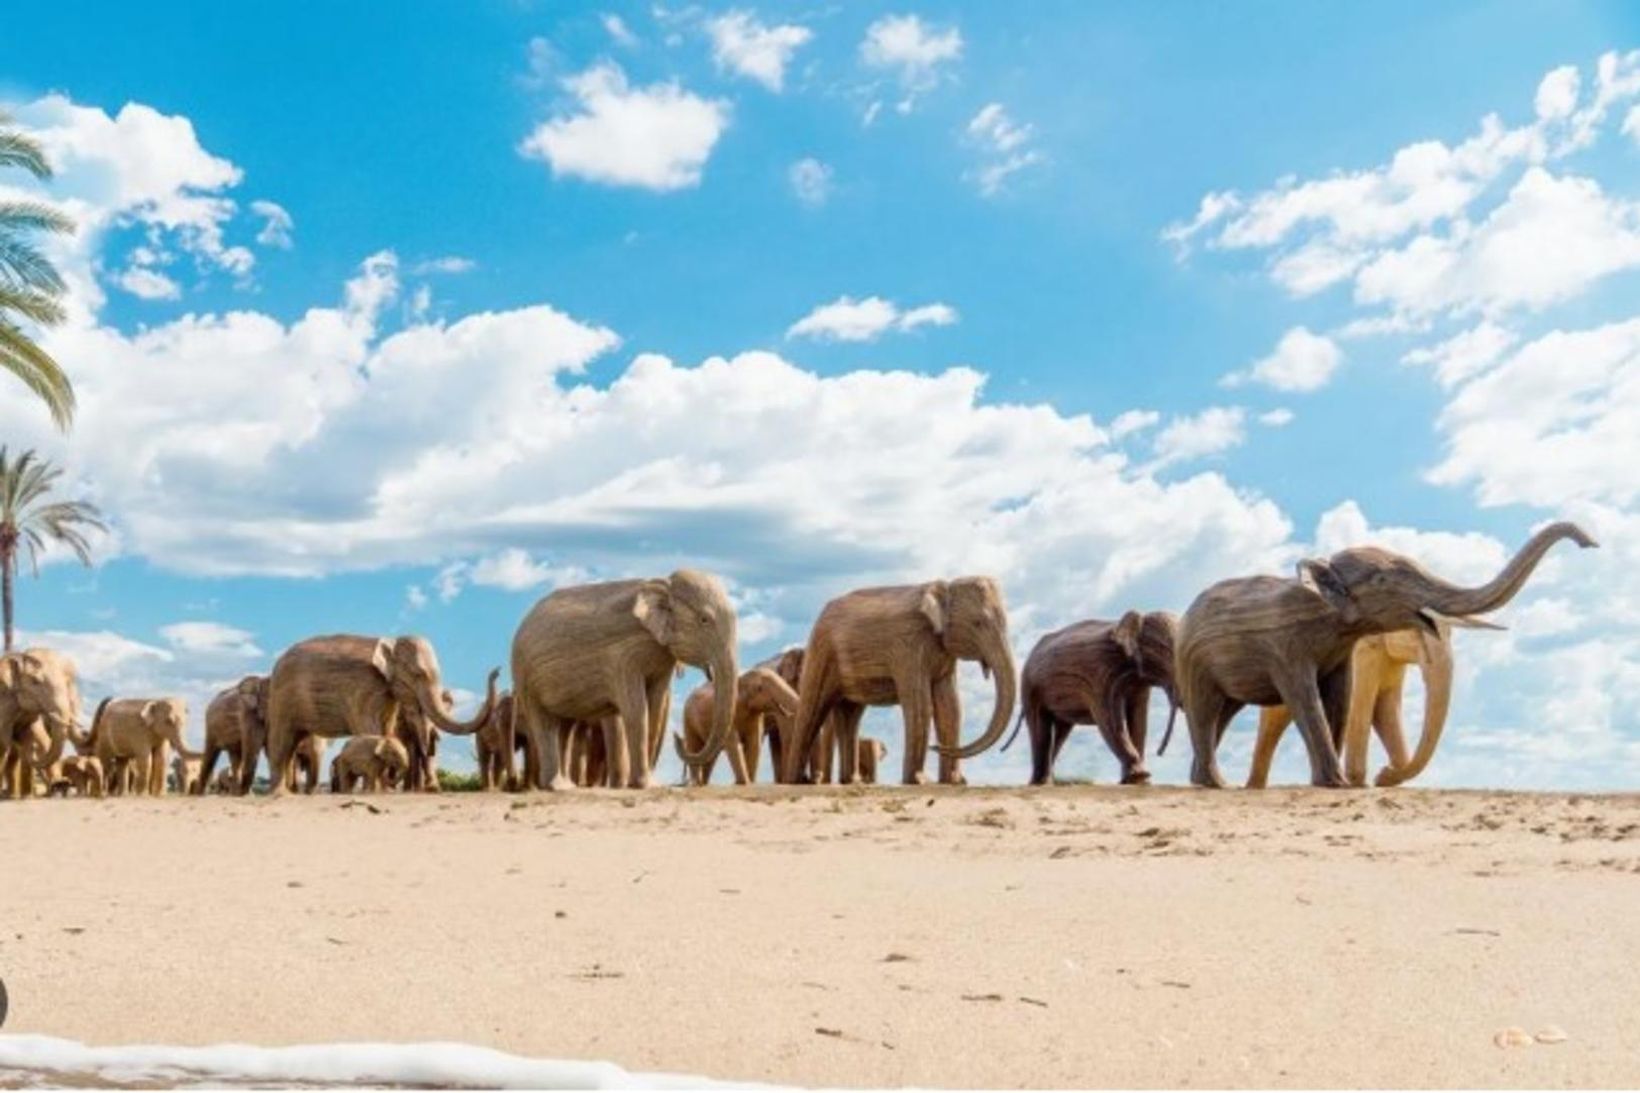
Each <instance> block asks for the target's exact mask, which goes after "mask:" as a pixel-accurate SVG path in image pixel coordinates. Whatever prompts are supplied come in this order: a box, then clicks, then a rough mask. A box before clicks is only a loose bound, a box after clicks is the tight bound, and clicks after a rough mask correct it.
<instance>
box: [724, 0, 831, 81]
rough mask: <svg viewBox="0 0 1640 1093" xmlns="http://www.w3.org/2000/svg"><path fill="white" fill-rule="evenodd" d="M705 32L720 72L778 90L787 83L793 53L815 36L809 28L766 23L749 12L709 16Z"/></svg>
mask: <svg viewBox="0 0 1640 1093" xmlns="http://www.w3.org/2000/svg"><path fill="white" fill-rule="evenodd" d="M706 31H707V33H708V34H709V35H711V38H712V60H713V61H714V62H715V63H716V64H717V66H718V69H719V70H720V71H729V72H733V73H735V74H737V75H740V76H745V77H747V78H748V79H752V80H756V81H757V82H758V83H760V84H762V85H763V86H764V87H766V88H768V89H769V90H770V91H775V92H778V91H780V90H781V89H782V88H783V87H784V86H785V82H786V66H787V65H788V64H790V63H791V59H792V55H793V54H794V53H796V52H797V50H798V48H799V47H800V46H802V45H803V44H804V43H805V42H807V41H808V40H809V39H810V38H812V37H813V36H814V35H813V32H811V31H810V30H809V28H808V27H803V26H797V25H795V24H790V23H788V24H783V25H781V26H777V27H769V26H764V25H763V24H762V23H760V22H758V20H757V18H756V16H754V15H753V14H752V13H751V12H748V11H731V12H726V13H725V14H723V15H720V16H717V17H716V18H714V19H709V20H707V22H706Z"/></svg>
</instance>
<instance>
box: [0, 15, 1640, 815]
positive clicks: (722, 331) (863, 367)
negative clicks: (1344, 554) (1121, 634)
mask: <svg viewBox="0 0 1640 1093" xmlns="http://www.w3.org/2000/svg"><path fill="white" fill-rule="evenodd" d="M385 12H386V9H384V8H383V7H382V6H381V5H378V4H333V5H327V6H326V8H325V16H324V19H323V22H322V24H320V23H316V21H315V18H314V16H313V14H312V12H302V11H298V10H295V9H284V8H280V7H276V6H271V5H270V6H267V7H265V8H259V9H257V10H256V11H255V12H254V13H248V10H247V9H243V8H224V9H221V10H205V11H202V10H201V9H200V8H199V7H198V6H197V5H184V4H176V5H167V4H151V5H142V6H140V7H131V8H118V7H112V6H107V5H94V6H89V7H88V6H85V5H79V4H74V3H63V4H58V5H52V6H50V7H49V9H48V10H42V11H38V12H34V13H31V16H30V25H29V28H28V31H27V33H26V34H23V35H18V34H16V33H8V34H7V36H6V38H5V40H4V41H0V101H3V102H5V103H7V104H9V109H10V110H11V111H12V112H13V113H14V114H16V115H17V116H18V117H19V118H20V119H21V120H22V122H23V123H24V124H25V125H27V126H29V127H30V128H32V129H34V130H35V131H37V132H38V133H39V134H40V135H41V137H42V139H43V140H45V141H46V142H47V145H48V147H50V148H52V149H53V151H54V153H55V154H56V156H57V159H58V163H59V167H60V169H61V172H60V177H59V179H58V180H57V182H56V183H54V184H53V185H52V186H50V187H48V188H46V189H45V190H44V191H42V192H40V193H38V194H36V196H44V197H46V198H48V199H51V200H56V201H60V202H63V203H64V205H65V207H66V208H68V209H69V210H70V211H71V212H72V213H73V214H74V215H76V216H77V217H78V218H79V219H80V221H81V223H82V225H84V226H85V227H84V230H82V232H81V233H80V235H79V236H78V237H76V239H75V240H73V241H71V242H69V243H67V244H65V245H64V247H63V250H62V252H61V254H60V257H61V259H62V261H63V264H64V265H65V268H67V269H68V270H69V271H70V275H71V280H72V281H73V284H74V286H75V308H74V311H75V314H74V317H73V320H72V321H71V323H70V324H68V326H67V327H65V328H63V329H60V330H58V331H54V332H52V334H51V335H50V338H51V344H52V346H53V348H54V349H55V350H56V351H57V352H58V353H59V356H60V358H61V359H62V360H64V361H65V363H67V365H68V366H69V368H70V371H71V372H72V373H73V374H74V375H75V377H76V380H77V381H78V382H79V384H80V387H81V395H82V400H83V403H84V408H83V411H82V414H81V417H80V421H79V424H78V427H77V429H76V431H75V433H74V434H73V435H72V436H71V437H69V438H66V439H63V438H57V437H54V436H52V435H51V433H50V430H49V428H48V427H47V425H46V423H45V419H44V415H43V413H42V412H40V411H39V410H38V409H37V408H36V407H34V406H33V405H32V404H30V403H29V402H28V401H27V400H26V399H25V398H23V396H22V394H21V392H20V391H19V392H15V393H14V394H13V396H12V397H9V398H7V399H5V400H4V401H3V403H0V432H3V435H4V436H5V437H7V438H9V439H10V441H11V442H12V443H13V444H36V445H38V446H40V447H42V448H44V449H47V450H48V451H50V452H51V454H52V455H53V456H54V457H55V458H58V459H59V460H61V461H62V462H63V463H64V464H65V465H67V466H68V467H69V468H70V469H71V471H72V472H73V474H74V475H75V477H76V480H77V482H78V484H79V485H80V487H81V488H82V489H83V490H84V491H85V492H86V493H87V494H88V495H89V496H92V497H94V498H96V499H97V500H98V501H99V502H100V503H102V504H103V505H104V506H105V508H106V509H107V510H108V512H109V513H110V514H111V516H112V517H113V520H114V523H115V525H116V532H115V535H114V537H113V539H112V540H111V541H109V542H108V543H106V544H105V545H104V550H103V552H102V558H103V559H104V560H103V561H102V562H101V563H100V564H99V566H98V567H97V568H96V569H95V570H94V571H92V572H89V573H88V572H86V571H84V570H82V569H79V568H78V567H73V566H68V565H51V566H48V567H47V569H46V572H45V574H44V575H43V577H42V578H41V580H40V581H38V582H28V583H26V584H25V585H24V587H23V588H22V592H21V618H20V622H21V625H22V626H23V627H24V629H25V630H27V631H29V632H30V634H32V635H33V636H35V637H36V638H37V639H38V640H50V641H53V642H55V643H57V644H60V645H63V646H64V647H66V648H69V649H71V650H72V651H74V652H75V653H76V655H77V656H78V658H79V660H80V663H81V668H82V673H83V674H84V675H85V677H86V690H87V691H88V693H89V696H90V697H91V698H92V699H93V700H94V699H95V698H96V697H100V695H101V694H102V693H106V692H107V691H108V690H110V689H117V690H120V691H121V692H122V693H138V692H141V691H143V690H155V689H163V690H175V691H181V692H182V693H185V694H187V695H189V696H190V697H191V698H192V699H193V700H194V701H195V704H196V705H199V706H201V707H202V704H203V703H202V701H201V699H202V698H203V697H204V696H207V695H208V694H209V693H210V691H211V690H212V688H213V687H214V686H218V685H220V684H221V683H223V682H224V681H226V680H229V679H231V678H235V677H236V676H237V675H238V674H241V673H242V672H244V671H249V670H255V669H257V668H260V667H262V666H265V664H266V663H268V661H269V660H270V659H271V657H272V656H274V655H276V654H277V652H278V650H279V649H281V648H283V646H284V645H285V644H287V643H288V642H290V641H291V640H294V639H296V638H299V637H301V636H303V635H305V634H308V633H314V632H327V631H333V630H344V629H346V630H356V631H361V632H368V633H394V632H402V631H406V630H414V631H418V632H423V633H426V634H428V635H429V636H430V637H432V638H433V639H434V641H435V642H436V644H437V645H438V648H439V650H440V653H441V656H442V658H443V660H444V663H445V666H446V670H447V674H448V675H449V677H450V682H451V683H453V684H455V685H456V686H458V687H465V688H473V687H476V685H477V684H478V683H479V682H480V681H481V680H482V674H483V672H484V670H485V669H486V668H487V667H488V666H490V665H492V664H498V663H504V662H505V659H506V650H507V646H508V643H509V641H510V637H511V632H512V628H513V626H514V625H515V624H516V621H517V619H518V618H519V617H521V615H522V614H523V612H524V611H525V610H526V609H527V607H528V605H529V604H530V603H531V602H532V601H533V600H534V599H535V598H536V597H537V596H539V595H540V594H542V593H543V592H544V591H545V590H546V589H548V588H549V587H551V585H552V584H553V583H556V582H561V581H566V580H579V579H586V578H588V577H594V578H595V577H606V576H617V575H627V574H632V573H658V572H664V571H665V570H667V569H669V568H671V567H672V566H674V565H677V564H680V563H699V564H704V565H707V566H708V567H710V568H713V569H714V570H716V571H718V572H720V573H722V574H723V575H724V576H725V577H726V578H727V579H728V580H729V581H730V583H731V586H732V588H733V590H734V593H735V595H736V597H737V601H738V602H739V604H740V606H741V610H742V616H743V619H744V620H746V622H745V623H744V624H743V629H744V631H745V633H746V635H747V636H748V638H749V639H755V640H752V641H749V643H748V650H747V656H748V657H750V656H754V655H760V654H762V653H763V652H765V651H768V650H772V649H774V648H778V647H779V646H781V645H784V644H789V643H793V642H798V641H801V640H802V639H803V637H804V636H805V634H806V630H807V623H808V620H809V619H810V618H812V615H813V613H814V611H815V610H816V609H817V607H818V606H819V604H820V603H822V602H824V600H825V599H826V598H828V597H829V596H831V595H835V594H837V593H838V592H841V591H844V590H846V589H847V588H849V587H854V586H856V585H859V584H866V583H879V582H882V581H890V580H911V579H924V578H927V577H932V576H941V575H953V574H955V573H959V572H968V571H975V570H979V571H988V572H993V573H995V574H996V575H997V576H999V577H1000V578H1001V579H1002V581H1003V583H1004V586H1005V588H1006V590H1007V593H1008V596H1009V600H1010V605H1011V607H1012V609H1013V620H1014V625H1015V638H1016V645H1017V646H1018V650H1019V654H1020V656H1021V657H1023V655H1024V653H1025V652H1026V651H1027V650H1028V649H1029V645H1030V643H1031V641H1033V640H1034V639H1035V637H1036V635H1037V634H1039V633H1040V632H1042V630H1044V629H1048V628H1053V627H1057V626H1059V625H1063V624H1064V623H1065V622H1068V621H1071V620H1073V619H1075V618H1081V617H1087V616H1089V615H1102V616H1107V617H1109V616H1113V615H1114V614H1117V613H1119V612H1120V611H1122V610H1124V609H1125V608H1127V607H1130V606H1131V607H1143V608H1152V607H1163V608H1171V609H1174V610H1182V609H1183V608H1184V607H1185V606H1186V605H1187V604H1188V602H1189V600H1190V598H1191V597H1192V596H1193V595H1194V594H1195V593H1196V592H1197V591H1199V590H1200V589H1201V588H1203V587H1205V586H1206V585H1207V584H1209V583H1211V582H1212V581H1214V580H1217V579H1220V578H1222V577H1226V576H1233V575H1237V574H1241V573H1246V572H1257V571H1287V570H1288V567H1290V565H1291V563H1292V561H1293V559H1295V558H1296V557H1298V556H1300V555H1301V554H1302V553H1305V552H1308V551H1313V550H1318V549H1325V550H1330V549H1337V548H1338V547H1340V546H1343V545H1346V544H1347V543H1349V542H1355V541H1362V540H1366V539H1370V540H1374V541H1382V542H1387V543H1389V544H1391V545H1395V546H1398V547H1400V548H1402V549H1408V550H1411V551H1413V552H1414V553H1416V554H1418V555H1419V556H1420V557H1422V558H1424V559H1425V560H1426V561H1427V562H1428V563H1429V564H1430V565H1431V566H1432V567H1434V568H1437V569H1441V570H1443V571H1445V572H1448V573H1450V574H1451V575H1453V576H1455V577H1460V578H1466V577H1470V576H1479V575H1482V574H1485V573H1486V572H1487V571H1488V570H1489V568H1490V567H1492V566H1495V564H1496V562H1497V560H1498V559H1499V558H1501V556H1502V554H1503V552H1504V551H1505V550H1512V549H1513V548H1514V546H1515V545H1516V544H1517V543H1518V542H1519V540H1520V539H1522V538H1523V537H1524V536H1525V535H1526V534H1527V533H1529V531H1530V530H1531V528H1532V527H1534V526H1535V525H1536V524H1538V523H1540V522H1542V521H1544V520H1546V519H1551V518H1554V517H1557V516H1572V517H1575V518H1577V519H1579V520H1581V521H1583V522H1585V523H1586V524H1587V525H1589V526H1590V527H1591V530H1594V531H1596V533H1597V535H1598V536H1599V537H1600V538H1601V539H1602V540H1603V542H1604V544H1605V548H1604V549H1603V551H1602V552H1601V553H1600V555H1598V557H1596V556H1579V557H1570V558H1557V559H1556V560H1555V563H1554V564H1552V565H1551V566H1549V567H1546V569H1545V571H1544V574H1543V579H1542V580H1541V581H1540V582H1539V583H1538V584H1536V585H1534V586H1533V589H1532V590H1531V591H1530V592H1529V593H1528V594H1527V595H1526V596H1524V597H1522V599H1521V600H1519V601H1517V603H1516V605H1514V606H1513V607H1511V609H1510V610H1509V611H1508V612H1506V616H1512V617H1506V618H1505V620H1504V621H1506V622H1510V623H1511V625H1512V626H1513V629H1512V630H1511V632H1510V633H1509V635H1507V636H1500V635H1464V636H1463V638H1462V640H1461V642H1460V658H1461V659H1462V661H1463V664H1464V676H1463V678H1462V679H1461V681H1460V687H1461V691H1460V695H1459V699H1458V702H1457V704H1456V708H1455V709H1454V713H1453V718H1452V729H1451V731H1450V732H1449V734H1448V740H1449V741H1450V744H1451V746H1450V748H1449V749H1448V750H1447V752H1446V754H1444V755H1443V757H1442V759H1441V760H1439V761H1438V762H1437V764H1436V765H1435V767H1434V769H1433V770H1432V772H1431V780H1432V781H1444V782H1447V783H1456V784H1511V785H1534V786H1545V787H1550V786H1608V785H1628V784H1632V782H1633V780H1634V777H1635V776H1640V721H1637V720H1636V715H1635V713H1634V712H1633V707H1634V703H1633V702H1628V703H1624V702H1623V701H1621V699H1622V696H1624V695H1628V696H1633V695H1635V694H1636V693H1640V627H1637V626H1636V624H1634V623H1633V621H1632V619H1633V617H1634V613H1633V610H1632V609H1634V608H1640V579H1637V578H1636V577H1634V576H1633V575H1632V574H1630V573H1628V572H1627V570H1628V569H1630V568H1632V566H1631V565H1629V564H1627V563H1632V562H1634V561H1635V560H1636V558H1635V548H1634V547H1633V546H1632V545H1631V540H1633V539H1634V538H1635V535H1634V533H1635V532H1637V531H1640V516H1637V514H1636V512H1635V502H1636V496H1635V494H1636V476H1635V473H1634V471H1633V469H1632V468H1633V466H1634V459H1635V458H1636V457H1640V453H1637V452H1636V443H1637V441H1636V436H1637V435H1640V413H1637V404H1640V379H1637V373H1640V348H1637V347H1640V333H1637V332H1636V330H1635V328H1634V327H1633V326H1631V325H1626V324H1632V323H1634V321H1635V320H1636V319H1637V315H1636V308H1635V306H1634V303H1633V301H1634V300H1635V299H1637V298H1640V296H1637V294H1636V289H1637V288H1640V276H1637V273H1636V270H1637V268H1640V185H1637V184H1640V112H1636V106H1637V104H1640V56H1636V55H1635V54H1634V53H1632V52H1630V51H1633V50H1635V49H1637V48H1640V15H1636V14H1635V12H1634V9H1633V8H1632V6H1626V5H1620V4H1609V5H1602V4H1559V3H1557V4H1536V3H1514V4H1509V3H1488V4H1475V5H1463V4H1446V5H1427V4H1410V3H1407V4H1375V5H1366V4H1360V5H1299V4H1293V5H1275V4H1270V5H1260V6H1256V7H1247V6H1230V7H1224V8H1206V7H1200V6H1193V7H1191V8H1189V9H1188V11H1186V10H1185V9H1183V8H1179V7H1175V6H1168V5H1140V4H1132V5H1122V6H1117V5H1089V4H1082V3H1032V4H1015V5H1001V4H971V5H963V4H916V5H909V6H908V5H887V6H884V5H877V4H870V5H868V4H851V5H834V6H818V5H804V4H774V3H763V4H758V5H755V6H746V5H741V6H735V5H710V4H708V5H690V6H683V5H674V6H651V5H647V4H639V5H620V4H599V5H580V4H569V3H554V4H547V3H535V4H531V3H525V2H514V3H490V4H471V5H453V4H438V3H406V4H402V5H397V6H395V7H394V8H393V9H392V15H391V18H390V19H389V18H387V17H386V14H385ZM1603 57H1605V58H1607V59H1606V60H1605V61H1604V62H1603V61H1602V58H1603ZM1488 116H1491V117H1492V118H1493V119H1494V120H1492V121H1491V122H1483V118H1487V117H1488ZM7 186H11V187H18V188H21V187H23V186H24V182H23V180H22V179H21V178H10V179H0V189H3V188H5V187H7ZM1204 200H1205V201H1206V204H1204ZM270 203H271V204H270ZM1198 213H1215V215H1202V216H1200V217H1198ZM828 308H829V309H828ZM1226 377H1233V378H1231V379H1229V380H1227V379H1226ZM1234 377H1239V378H1234ZM1625 533H1627V538H1625ZM973 675H974V678H973V679H969V678H967V677H966V676H965V685H966V686H967V687H968V688H969V690H970V691H971V692H972V693H973V694H974V695H975V698H976V701H972V702H970V703H969V708H968V713H969V715H970V721H971V724H974V723H977V722H978V721H980V720H982V719H983V717H984V714H985V702H984V690H983V686H982V685H981V684H980V682H979V681H978V678H977V673H974V674H973ZM196 716H197V715H196ZM1414 716H1415V715H1414ZM874 724H875V725H876V727H877V730H878V731H879V732H881V733H882V734H883V735H884V737H885V739H887V740H889V741H890V744H891V747H892V746H894V744H896V743H897V739H898V731H897V730H896V729H895V728H894V725H895V724H896V722H894V721H893V720H891V719H889V720H882V719H879V720H876V721H875V722H874ZM1082 735H1083V736H1086V737H1088V739H1085V740H1079V741H1078V742H1077V745H1076V750H1074V751H1073V752H1071V753H1070V754H1069V755H1067V758H1066V767H1067V772H1070V773H1091V774H1095V775H1097V776H1099V777H1109V775H1110V772H1111V767H1112V764H1111V762H1110V760H1109V758H1108V756H1105V755H1103V754H1102V751H1101V749H1099V748H1098V747H1097V746H1096V742H1095V741H1094V740H1093V737H1092V734H1091V733H1089V734H1082ZM1250 735H1251V733H1250V732H1249V731H1247V727H1246V726H1243V727H1242V728H1241V730H1240V731H1238V732H1237V733H1235V734H1233V736H1232V739H1231V741H1230V744H1229V747H1230V755H1228V756H1227V757H1226V767H1227V770H1230V771H1234V770H1237V769H1239V764H1240V763H1241V762H1242V759H1243V756H1244V755H1245V749H1246V746H1247V743H1248V738H1249V737H1250ZM1177 758H1179V757H1178V756H1174V757H1170V759H1169V760H1168V761H1166V762H1164V763H1163V764H1162V765H1161V771H1162V773H1163V775H1164V776H1177V775H1178V773H1179V769H1178V768H1177V767H1175V766H1174V765H1173V760H1174V759H1177ZM1023 760H1024V757H1023V756H1022V755H1020V754H1019V753H1018V752H1017V751H1016V752H1010V753H1008V754H1007V755H1005V756H1000V757H992V758H989V759H987V760H986V761H984V763H982V764H981V766H980V771H981V773H983V774H985V775H987V776H990V777H996V778H1003V779H1011V778H1013V777H1015V776H1016V775H1017V774H1018V773H1019V772H1020V771H1021V770H1022V769H1023V767H1022V763H1023ZM1283 762H1284V763H1285V764H1286V765H1285V767H1283V768H1278V773H1279V772H1280V770H1282V769H1284V770H1285V771H1286V772H1287V773H1288V774H1289V775H1292V774H1295V773H1296V772H1298V771H1299V770H1300V769H1301V767H1302V759H1301V756H1300V753H1299V751H1298V749H1297V746H1296V742H1290V743H1289V748H1288V750H1287V751H1285V752H1284V753H1283Z"/></svg>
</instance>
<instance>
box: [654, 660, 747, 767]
mask: <svg viewBox="0 0 1640 1093" xmlns="http://www.w3.org/2000/svg"><path fill="white" fill-rule="evenodd" d="M711 677H712V734H711V736H709V737H707V739H706V743H705V745H703V746H702V748H701V750H700V751H698V752H695V753H693V754H685V755H684V756H683V761H684V763H686V764H687V765H689V766H701V767H704V766H705V765H706V764H707V763H710V762H711V761H712V760H714V759H716V758H717V756H718V753H719V752H721V751H722V750H723V749H724V747H725V746H726V745H727V744H728V743H729V733H730V731H731V730H732V729H733V728H734V721H735V697H736V693H737V692H738V691H739V686H738V684H739V682H740V673H739V671H738V669H737V668H736V666H735V654H734V650H732V649H728V650H725V651H724V652H722V653H719V654H718V655H717V656H716V657H714V658H713V660H712V671H711ZM654 731H656V732H660V731H661V726H659V725H657V726H655V728H654Z"/></svg>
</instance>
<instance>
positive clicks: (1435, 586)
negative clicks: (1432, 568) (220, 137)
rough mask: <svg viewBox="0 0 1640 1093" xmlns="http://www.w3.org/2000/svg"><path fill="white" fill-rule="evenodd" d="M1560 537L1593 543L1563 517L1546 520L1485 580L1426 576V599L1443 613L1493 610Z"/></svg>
mask: <svg viewBox="0 0 1640 1093" xmlns="http://www.w3.org/2000/svg"><path fill="white" fill-rule="evenodd" d="M1562 539H1570V540H1571V541H1572V542H1574V543H1576V544H1577V545H1578V546H1580V547H1584V548H1587V547H1592V546H1594V545H1595V541H1594V540H1593V539H1591V538H1589V536H1588V534H1587V533H1586V532H1585V531H1584V530H1583V529H1582V528H1580V527H1578V526H1577V525H1576V524H1573V523H1569V522H1567V521H1564V520H1563V521H1560V522H1559V523H1554V524H1550V525H1549V526H1548V527H1546V528H1543V529H1542V530H1541V531H1539V532H1538V533H1537V534H1536V535H1534V536H1532V537H1531V538H1530V539H1528V540H1527V541H1526V545H1525V546H1523V547H1521V548H1520V550H1519V551H1517V552H1516V553H1515V556H1514V557H1513V558H1511V559H1509V564H1508V565H1506V566H1504V567H1503V570H1502V571H1501V572H1499V573H1498V575H1497V576H1496V577H1494V578H1492V580H1490V581H1488V582H1487V583H1486V584H1483V585H1480V586H1479V587H1476V588H1460V587H1459V586H1457V585H1454V584H1448V583H1447V582H1445V581H1442V580H1440V579H1438V578H1434V577H1431V578H1429V582H1430V586H1431V587H1430V591H1429V595H1428V597H1427V601H1426V602H1427V604H1428V606H1430V607H1432V608H1434V609H1435V610H1436V611H1439V612H1440V613H1441V614H1443V615H1457V616H1463V615H1484V614H1486V613H1487V612H1489V611H1496V610H1497V609H1498V608H1500V607H1502V606H1503V605H1504V604H1506V603H1508V602H1509V601H1510V600H1511V599H1513V598H1514V596H1515V593H1517V592H1519V591H1520V589H1521V586H1522V585H1524V584H1525V583H1526V579H1527V578H1528V577H1530V576H1531V575H1532V571H1533V570H1535V569H1536V568H1537V565H1538V563H1539V562H1541V561H1542V560H1543V556H1544V555H1545V554H1547V553H1548V552H1549V548H1550V547H1552V546H1554V545H1555V544H1556V543H1558V542H1559V541H1560V540H1562Z"/></svg>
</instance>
